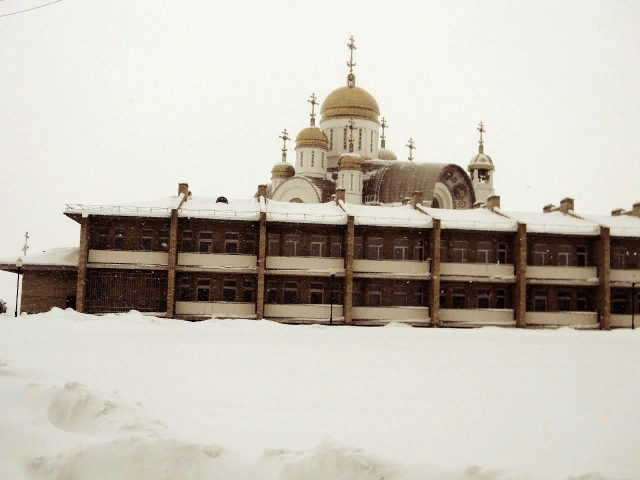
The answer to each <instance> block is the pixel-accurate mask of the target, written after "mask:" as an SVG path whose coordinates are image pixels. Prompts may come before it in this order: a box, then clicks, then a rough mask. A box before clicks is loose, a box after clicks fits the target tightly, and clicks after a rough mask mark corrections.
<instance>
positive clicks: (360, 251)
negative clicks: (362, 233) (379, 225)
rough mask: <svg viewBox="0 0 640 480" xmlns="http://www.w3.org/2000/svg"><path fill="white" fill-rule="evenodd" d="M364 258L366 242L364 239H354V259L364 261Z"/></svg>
mask: <svg viewBox="0 0 640 480" xmlns="http://www.w3.org/2000/svg"><path fill="white" fill-rule="evenodd" d="M363 258H364V242H363V239H362V237H353V259H354V260H362V259H363Z"/></svg>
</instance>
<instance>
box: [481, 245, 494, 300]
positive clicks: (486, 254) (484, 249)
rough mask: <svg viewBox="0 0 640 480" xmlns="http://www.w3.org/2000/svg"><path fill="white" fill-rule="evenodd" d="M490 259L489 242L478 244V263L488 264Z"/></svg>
mask: <svg viewBox="0 0 640 480" xmlns="http://www.w3.org/2000/svg"><path fill="white" fill-rule="evenodd" d="M490 259H491V242H478V263H489V262H490V261H491V260H490ZM482 308H486V307H482Z"/></svg>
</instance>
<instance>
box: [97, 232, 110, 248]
mask: <svg viewBox="0 0 640 480" xmlns="http://www.w3.org/2000/svg"><path fill="white" fill-rule="evenodd" d="M108 244H109V229H108V228H104V227H102V228H99V229H98V245H97V247H98V250H106V249H107V245H108Z"/></svg>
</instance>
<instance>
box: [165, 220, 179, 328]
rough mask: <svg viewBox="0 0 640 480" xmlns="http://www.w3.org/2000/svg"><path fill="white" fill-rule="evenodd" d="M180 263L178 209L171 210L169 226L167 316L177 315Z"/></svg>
mask: <svg viewBox="0 0 640 480" xmlns="http://www.w3.org/2000/svg"><path fill="white" fill-rule="evenodd" d="M177 264H178V210H177V209H173V210H171V227H170V228H169V263H168V270H167V273H168V275H167V277H168V283H167V317H173V316H174V315H175V307H176V265H177Z"/></svg>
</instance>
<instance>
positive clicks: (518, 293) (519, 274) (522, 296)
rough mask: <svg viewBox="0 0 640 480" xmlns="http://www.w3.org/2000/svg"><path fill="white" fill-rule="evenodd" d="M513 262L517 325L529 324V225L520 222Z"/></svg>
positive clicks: (515, 240)
mask: <svg viewBox="0 0 640 480" xmlns="http://www.w3.org/2000/svg"><path fill="white" fill-rule="evenodd" d="M513 263H514V268H515V275H516V285H515V289H514V292H513V310H514V314H515V317H516V318H515V320H516V327H518V328H525V327H526V326H527V318H526V317H527V225H526V224H524V223H518V231H517V232H516V236H515V238H514V239H513Z"/></svg>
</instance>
